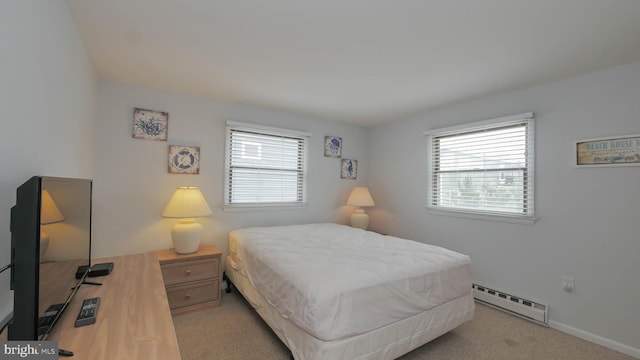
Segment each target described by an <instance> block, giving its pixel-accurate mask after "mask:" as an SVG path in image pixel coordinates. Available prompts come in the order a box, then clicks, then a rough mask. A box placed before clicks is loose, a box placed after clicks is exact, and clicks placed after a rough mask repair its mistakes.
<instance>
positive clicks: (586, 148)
mask: <svg viewBox="0 0 640 360" xmlns="http://www.w3.org/2000/svg"><path fill="white" fill-rule="evenodd" d="M575 161H576V162H575V164H576V165H577V166H580V167H582V166H640V135H628V136H618V137H607V138H598V139H588V140H580V141H576V146H575Z"/></svg>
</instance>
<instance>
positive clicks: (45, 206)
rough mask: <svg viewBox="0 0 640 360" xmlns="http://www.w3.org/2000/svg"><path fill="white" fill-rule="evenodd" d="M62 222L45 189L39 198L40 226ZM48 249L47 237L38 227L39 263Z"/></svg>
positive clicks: (62, 217) (60, 213)
mask: <svg viewBox="0 0 640 360" xmlns="http://www.w3.org/2000/svg"><path fill="white" fill-rule="evenodd" d="M62 221H64V216H63V215H62V212H61V211H60V209H59V208H58V205H56V203H55V201H53V198H52V197H51V194H49V191H47V189H44V188H43V189H42V193H41V196H40V225H49V224H54V223H59V222H62ZM48 248H49V235H48V234H47V233H45V232H44V231H42V226H40V261H42V259H43V258H44V255H45V254H46V253H47V249H48Z"/></svg>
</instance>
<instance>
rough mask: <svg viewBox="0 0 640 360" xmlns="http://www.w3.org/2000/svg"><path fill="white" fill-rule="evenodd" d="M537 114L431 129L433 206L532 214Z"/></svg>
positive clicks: (429, 200)
mask: <svg viewBox="0 0 640 360" xmlns="http://www.w3.org/2000/svg"><path fill="white" fill-rule="evenodd" d="M533 126H534V124H533V114H532V113H527V114H521V115H516V116H512V117H508V118H500V119H495V120H491V121H486V122H482V123H475V124H471V125H469V126H465V127H456V128H453V129H451V128H450V129H442V130H436V131H433V132H430V133H428V134H427V135H428V136H429V142H430V144H429V148H430V151H431V156H430V162H429V166H428V177H429V184H428V187H427V188H428V189H427V205H428V207H430V208H435V209H441V210H452V211H463V212H475V213H482V214H491V215H502V216H514V217H525V218H532V217H533V214H534V206H533V205H534V204H533V199H534V197H533V189H534V187H533V180H534V176H533V175H534V174H533V165H534V158H533V155H534V153H533V142H534V141H533V140H534V139H533V134H534V128H533Z"/></svg>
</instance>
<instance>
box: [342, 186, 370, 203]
mask: <svg viewBox="0 0 640 360" xmlns="http://www.w3.org/2000/svg"><path fill="white" fill-rule="evenodd" d="M347 205H353V206H359V207H368V206H376V203H374V202H373V198H372V197H371V193H370V192H369V189H368V188H367V187H366V186H356V187H354V188H353V190H351V194H350V195H349V198H348V199H347Z"/></svg>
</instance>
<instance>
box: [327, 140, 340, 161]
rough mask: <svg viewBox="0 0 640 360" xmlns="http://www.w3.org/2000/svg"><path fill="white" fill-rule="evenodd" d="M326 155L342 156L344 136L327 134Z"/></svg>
mask: <svg viewBox="0 0 640 360" xmlns="http://www.w3.org/2000/svg"><path fill="white" fill-rule="evenodd" d="M324 156H326V157H332V158H340V157H342V138H340V137H336V136H325V137H324Z"/></svg>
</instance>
